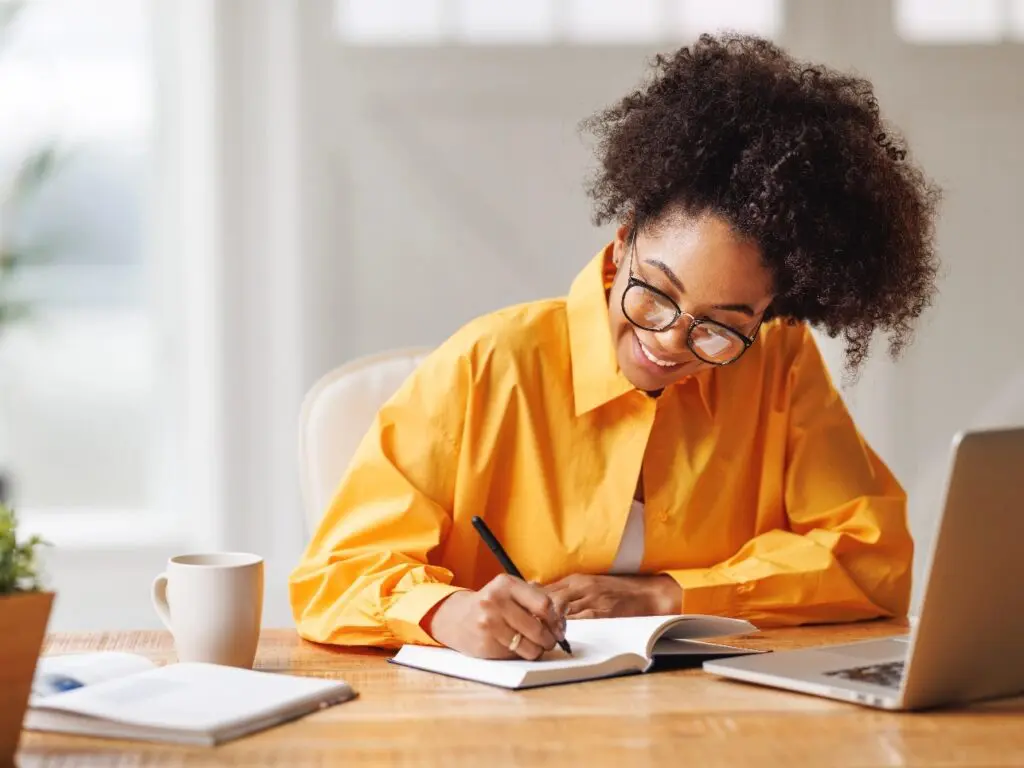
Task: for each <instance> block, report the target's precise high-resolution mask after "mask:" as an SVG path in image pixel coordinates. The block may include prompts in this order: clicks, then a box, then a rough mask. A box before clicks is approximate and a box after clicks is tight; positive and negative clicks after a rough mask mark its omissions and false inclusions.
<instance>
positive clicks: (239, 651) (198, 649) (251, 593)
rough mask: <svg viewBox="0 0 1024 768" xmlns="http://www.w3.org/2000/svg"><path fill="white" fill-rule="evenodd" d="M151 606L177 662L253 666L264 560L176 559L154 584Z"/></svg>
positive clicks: (234, 555) (236, 555)
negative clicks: (168, 635)
mask: <svg viewBox="0 0 1024 768" xmlns="http://www.w3.org/2000/svg"><path fill="white" fill-rule="evenodd" d="M153 607H154V608H156V612H157V614H158V615H159V616H160V618H161V619H162V620H163V622H164V624H165V625H167V628H168V629H169V630H170V631H171V634H172V635H174V649H175V651H176V652H177V655H178V661H205V662H209V663H211V664H224V665H227V666H231V667H245V668H250V667H252V664H253V661H254V660H255V658H256V644H257V643H258V642H259V639H260V623H261V621H262V619H263V558H261V557H259V556H258V555H250V554H246V553H243V552H217V553H211V554H197V555H178V556H177V557H172V558H171V559H170V560H168V561H167V570H166V571H165V572H164V573H161V574H160V575H159V576H157V577H156V579H154V580H153Z"/></svg>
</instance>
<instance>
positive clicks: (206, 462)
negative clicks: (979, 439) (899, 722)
mask: <svg viewBox="0 0 1024 768" xmlns="http://www.w3.org/2000/svg"><path fill="white" fill-rule="evenodd" d="M0 24H2V27H0V254H2V259H0V480H2V486H3V492H4V494H5V495H6V497H7V498H8V499H9V500H11V501H13V503H14V504H15V505H16V507H17V509H18V511H19V514H20V517H21V519H22V523H23V525H24V527H25V528H26V529H27V530H32V531H38V532H41V533H43V534H44V535H45V536H46V537H47V538H48V539H49V540H50V541H51V542H53V544H54V545H55V546H54V547H53V548H52V550H51V551H50V552H49V554H48V557H47V562H48V571H49V580H50V582H51V584H52V586H53V587H54V588H55V589H56V591H57V592H58V597H57V602H56V605H55V612H54V615H53V617H52V619H51V629H53V630H69V629H103V628H110V629H114V628H140V627H151V626H154V627H155V626H156V625H157V619H156V616H155V614H154V613H153V612H152V610H151V608H150V604H149V585H150V581H151V579H152V578H153V576H154V575H155V574H156V573H157V572H159V571H160V570H162V568H163V565H164V562H165V560H166V558H167V557H168V556H169V555H171V554H177V553H180V552H183V551H194V550H207V549H214V548H216V549H233V550H248V551H255V552H258V553H260V554H262V555H264V557H266V559H267V596H266V613H265V619H264V622H265V624H266V625H286V624H288V623H290V614H289V611H288V605H287V593H286V579H287V574H288V571H289V570H290V569H291V567H292V566H293V565H294V563H295V561H296V560H297V558H298V556H299V554H300V551H301V548H302V546H303V543H304V541H305V538H306V536H307V535H308V533H307V531H306V530H305V527H304V524H303V516H302V512H301V508H300V507H301V505H300V500H299V492H298V481H297V471H296V467H297V459H296V445H297V433H296V423H297V421H296V420H297V412H298V408H299V404H300V402H301V400H302V397H303V395H304V393H305V392H306V390H307V389H308V388H309V386H310V385H311V384H312V383H313V382H314V381H315V380H316V379H317V378H318V377H319V376H320V375H322V374H324V373H326V372H327V371H328V370H330V369H331V368H333V367H335V366H337V365H338V364H340V363H342V362H344V361H346V360H349V359H351V358H353V357H355V356H358V355H362V354H365V353H369V352H374V351H379V350H383V349H387V348H391V347H398V346H410V345H433V344H436V343H438V342H440V341H441V340H442V339H443V338H445V337H446V336H447V335H448V334H449V333H451V332H452V331H454V330H455V329H456V328H457V327H458V326H460V325H461V324H462V323H464V322H466V321H467V320H469V319H470V318H471V317H473V316H475V315H478V314H480V313H483V312H487V311H490V310H492V309H495V308H497V307H500V306H503V305H506V304H510V303H513V302H519V301H524V300H530V299H535V298H540V297H546V296H551V295H559V294H564V293H565V292H566V290H567V289H568V286H569V283H570V281H571V279H572V278H573V276H574V275H575V274H576V273H577V272H578V270H579V269H580V268H581V267H582V265H583V264H584V263H585V262H586V261H587V260H588V259H589V258H590V257H591V256H592V255H593V254H594V253H595V252H596V250H597V249H598V248H599V247H601V246H602V245H603V244H604V242H606V240H607V239H608V238H609V236H610V229H608V228H605V229H597V228H595V227H593V226H592V224H591V223H590V209H589V206H588V201H587V199H586V197H585V195H584V192H583V184H584V180H585V178H586V176H587V174H588V173H589V172H590V170H591V168H592V157H591V154H590V148H589V147H588V146H587V144H586V142H585V141H584V139H583V138H582V137H581V135H580V133H579V131H578V125H579V122H580V121H581V120H582V119H583V118H585V117H586V116H588V115H590V114H591V113H593V112H594V111H596V110H598V109H601V108H602V107H604V106H606V105H608V104H610V103H611V102H613V101H615V100H617V99H618V98H620V97H621V96H622V95H624V94H625V93H626V92H627V91H628V90H629V89H631V88H632V87H634V86H635V85H637V84H638V83H639V82H640V80H641V79H642V78H643V76H644V74H645V69H646V66H647V62H648V61H649V59H650V57H651V56H652V55H653V54H654V53H656V52H657V51H665V50H672V49H674V48H676V47H678V46H679V45H682V44H685V43H687V42H689V41H692V40H693V39H694V38H695V37H696V35H698V34H699V33H701V32H703V31H715V30H719V29H734V30H739V31H749V32H754V33H758V34H762V35H765V36H768V37H771V38H772V39H774V40H776V41H777V42H779V43H781V44H782V45H784V46H786V47H788V48H789V49H791V50H792V51H793V52H794V53H795V54H797V55H799V56H802V57H807V58H811V59H814V60H816V61H822V62H825V63H828V64H831V65H834V66H837V67H840V68H844V69H855V70H856V71H858V72H859V73H861V74H863V75H865V76H867V77H869V78H871V79H872V80H873V81H874V83H875V85H876V88H877V94H878V96H879V99H880V102H881V106H882V109H883V112H884V113H886V114H887V115H888V116H889V117H890V118H891V119H892V120H893V122H894V123H895V124H896V125H898V126H899V127H900V128H901V129H902V130H903V131H904V132H905V133H906V135H907V136H908V137H909V139H910V142H911V147H912V151H913V154H914V155H915V157H916V158H917V159H918V160H919V161H920V162H921V163H922V164H923V165H924V166H925V168H926V169H927V171H928V172H929V173H930V175H931V176H932V177H933V178H934V179H935V180H936V181H938V183H939V184H941V185H942V186H943V188H944V189H945V202H944V204H943V207H942V213H941V220H940V223H939V229H938V232H939V247H940V251H941V255H942V258H943V265H944V272H943V276H942V286H941V295H940V297H939V300H938V302H937V304H936V305H935V306H934V308H933V309H932V310H930V311H929V313H928V314H927V316H926V317H925V318H924V319H923V321H922V323H921V324H920V327H919V332H918V338H917V341H916V343H915V344H914V345H913V346H912V347H911V348H910V349H908V351H907V352H906V354H905V355H904V357H903V358H901V360H900V361H899V362H897V363H893V362H891V361H889V360H888V359H887V357H886V355H885V347H884V343H879V344H878V346H877V347H876V350H875V354H874V356H873V359H872V361H871V363H870V364H869V365H868V367H867V369H866V371H865V373H864V374H863V375H862V377H861V378H860V380H859V381H858V382H857V383H856V384H855V385H852V386H848V387H846V388H845V389H844V390H843V394H844V397H845V398H846V400H847V402H848V404H849V405H850V407H851V409H852V410H853V412H854V414H855V416H856V418H857V420H858V422H859V424H860V425H861V428H862V429H863V431H864V433H865V434H866V436H867V437H868V439H869V440H870V441H871V443H872V444H873V445H874V447H875V448H876V449H877V450H878V451H879V453H880V454H881V455H882V456H883V457H884V458H885V459H886V460H887V461H888V462H889V463H890V465H891V466H892V468H893V469H894V471H895V472H896V474H897V475H898V476H899V478H900V479H901V481H902V482H903V483H904V485H905V486H906V487H907V489H908V490H909V492H910V494H911V514H912V522H913V527H914V533H915V535H916V537H917V541H918V546H919V550H918V551H919V556H918V559H917V571H918V574H919V575H920V573H921V569H922V567H923V566H924V564H925V562H926V560H927V556H928V551H929V548H930V544H931V540H932V535H933V532H934V526H935V521H936V514H937V511H938V505H939V503H940V501H941V493H942V482H943V480H944V473H945V470H946V466H947V460H948V455H949V444H950V439H951V438H952V436H953V434H954V433H955V432H956V431H957V430H959V429H963V428H966V427H971V426H989V425H1006V424H1021V423H1024V341H1022V340H1021V338H1022V337H1021V334H1022V331H1021V322H1022V317H1021V313H1020V309H1019V307H1020V306H1021V301H1022V299H1021V293H1020V292H1021V286H1022V285H1024V254H1022V247H1021V245H1020V240H1019V236H1018V229H1019V225H1020V222H1021V220H1022V214H1024V205H1022V199H1024V195H1022V193H1024V152H1022V150H1021V140H1022V137H1024V0H515V2H511V1H508V2H498V1H497V0H24V1H21V2H19V1H17V0H0ZM825 170H827V169H825ZM822 345H823V349H824V351H825V354H826V357H827V359H828V361H829V364H830V366H831V367H832V369H833V372H834V374H835V376H836V378H837V380H841V379H842V368H841V348H840V346H839V344H838V343H836V342H834V341H831V340H828V339H823V340H822ZM919 587H920V579H918V588H919Z"/></svg>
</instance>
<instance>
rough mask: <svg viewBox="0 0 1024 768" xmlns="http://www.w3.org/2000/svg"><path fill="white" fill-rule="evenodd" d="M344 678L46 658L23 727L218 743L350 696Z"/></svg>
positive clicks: (94, 657) (104, 656) (90, 656)
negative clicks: (342, 679)
mask: <svg viewBox="0 0 1024 768" xmlns="http://www.w3.org/2000/svg"><path fill="white" fill-rule="evenodd" d="M354 695H355V693H354V692H353V690H352V688H351V687H349V685H348V684H347V683H345V682H344V681H341V680H319V679H314V678H308V677H298V676H295V675H285V674H278V673H271V672H259V671H255V670H251V669H237V668H235V667H225V666H218V665H215V664H197V663H182V664H170V665H167V666H165V667H158V666H156V665H155V664H154V663H153V662H151V661H149V660H148V659H146V658H145V657H143V656H138V655H136V654H130V653H117V652H98V653H84V654H70V655H66V656H44V657H43V658H41V659H39V663H38V664H37V666H36V674H35V678H34V682H33V688H32V696H31V698H30V700H29V710H28V712H26V714H25V724H24V727H25V728H27V729H29V730H39V731H60V732H63V733H77V734H84V735H87V736H100V737H105V738H115V739H132V740H143V741H167V742H176V743H181V744H200V745H209V746H212V745H215V744H220V743H222V742H225V741H230V740H231V739H235V738H238V737H240V736H244V735H245V734H248V733H252V732H254V731H259V730H263V729H264V728H269V727H271V726H274V725H277V724H279V723H283V722H285V721H287V720H292V719H295V718H297V717H301V716H303V715H306V714H309V713H310V712H314V711H316V710H318V709H322V708H324V707H327V706H330V705H332V704H338V703H340V702H343V701H347V700H348V699H351V698H352V697H353V696H354Z"/></svg>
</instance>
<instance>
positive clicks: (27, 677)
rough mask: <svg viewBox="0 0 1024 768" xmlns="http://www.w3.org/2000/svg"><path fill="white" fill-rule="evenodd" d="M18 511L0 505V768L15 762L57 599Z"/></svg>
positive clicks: (37, 543) (35, 538)
mask: <svg viewBox="0 0 1024 768" xmlns="http://www.w3.org/2000/svg"><path fill="white" fill-rule="evenodd" d="M16 524H17V519H16V516H15V514H14V511H13V510H11V509H10V508H8V507H7V506H6V505H4V504H0V765H6V764H8V763H10V762H13V760H14V752H15V750H17V748H18V741H19V737H20V736H21V723H22V720H23V718H24V716H25V707H26V706H27V705H28V697H29V692H30V691H31V689H32V676H33V675H34V674H35V670H36V661H37V660H38V659H39V651H40V649H41V648H42V645H43V638H44V637H45V635H46V626H47V623H48V622H49V620H50V608H51V606H52V605H53V593H52V592H46V591H44V590H43V586H42V581H41V576H40V563H39V551H38V550H39V547H40V546H41V545H42V544H43V542H42V540H41V539H40V538H39V537H38V536H32V537H30V538H28V539H27V540H25V541H19V540H18V535H17V525H16Z"/></svg>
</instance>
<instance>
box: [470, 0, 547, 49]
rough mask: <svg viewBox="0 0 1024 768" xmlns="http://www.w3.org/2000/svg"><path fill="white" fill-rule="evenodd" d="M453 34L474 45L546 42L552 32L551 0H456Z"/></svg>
mask: <svg viewBox="0 0 1024 768" xmlns="http://www.w3.org/2000/svg"><path fill="white" fill-rule="evenodd" d="M456 9H457V13H456V14H455V21H456V25H457V30H456V37H457V38H458V39H459V40H463V41H465V42H467V43H470V44H474V45H486V44H491V43H496V44H502V43H505V44H509V43H511V44H517V43H533V44H536V43H549V42H551V41H552V40H553V39H554V36H555V23H554V21H555V14H554V4H553V3H552V1H551V0H515V2H492V1H491V0H486V1H482V0H459V1H458V3H457V4H456Z"/></svg>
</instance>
